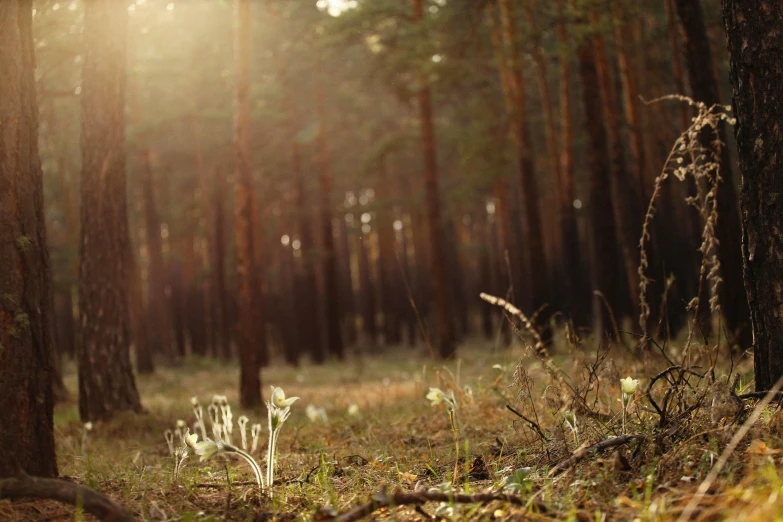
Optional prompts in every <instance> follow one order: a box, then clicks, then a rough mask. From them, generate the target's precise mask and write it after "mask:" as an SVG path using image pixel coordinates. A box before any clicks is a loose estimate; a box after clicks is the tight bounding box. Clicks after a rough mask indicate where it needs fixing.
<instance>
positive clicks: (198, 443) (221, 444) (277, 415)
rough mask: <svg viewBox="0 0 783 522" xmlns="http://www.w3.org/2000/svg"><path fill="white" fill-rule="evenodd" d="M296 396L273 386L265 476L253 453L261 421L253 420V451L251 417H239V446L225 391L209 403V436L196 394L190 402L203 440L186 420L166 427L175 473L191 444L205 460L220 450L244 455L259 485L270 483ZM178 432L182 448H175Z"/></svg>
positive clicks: (270, 401) (201, 460)
mask: <svg viewBox="0 0 783 522" xmlns="http://www.w3.org/2000/svg"><path fill="white" fill-rule="evenodd" d="M296 400H297V397H291V398H288V399H287V398H286V397H285V393H284V392H283V390H282V389H280V388H275V387H272V397H271V399H270V400H269V401H268V402H267V408H268V409H269V432H270V436H269V455H268V456H267V462H268V467H267V473H266V480H265V479H264V475H263V473H262V472H261V467H260V466H259V465H258V462H256V460H255V459H254V458H253V456H252V455H251V453H255V451H256V449H257V447H258V438H259V435H260V434H261V425H260V424H253V425H252V426H251V428H250V437H251V440H252V444H251V447H250V452H248V433H247V426H248V424H249V423H250V420H249V419H248V418H247V417H246V416H244V415H242V416H240V417H239V419H238V420H237V425H238V426H239V436H240V440H241V445H242V447H241V448H239V447H237V446H235V445H234V443H233V434H234V416H233V414H232V412H231V405H230V404H229V403H228V399H227V398H226V396H225V395H214V396H213V397H212V403H211V404H210V405H209V406H208V407H207V414H208V416H209V420H210V423H211V425H212V429H211V431H212V438H209V437H208V436H207V428H206V423H205V422H204V408H203V407H202V406H201V403H200V402H199V400H198V398H197V397H192V398H191V399H190V402H191V404H192V405H193V413H194V415H195V416H196V426H198V429H199V431H200V432H201V440H199V434H198V433H192V434H191V433H190V429H189V428H188V427H187V426H186V424H185V422H184V421H177V428H176V431H172V430H166V433H165V436H166V443H167V444H168V446H169V451H170V452H171V454H172V455H173V456H175V457H176V463H175V477H176V474H177V473H178V472H179V470H180V468H181V466H182V463H184V461H185V459H186V458H187V456H188V449H187V448H190V449H191V450H192V451H193V452H194V453H195V454H196V455H198V456H199V462H204V461H205V460H208V459H210V458H212V457H214V456H215V455H218V454H220V453H233V454H235V455H238V456H239V457H241V458H242V459H244V460H245V462H247V463H248V465H249V466H250V468H251V469H252V471H253V474H254V475H255V477H256V482H257V483H258V486H259V487H261V488H263V487H266V486H271V485H272V483H273V482H274V465H275V461H276V459H275V457H276V451H277V438H278V436H279V434H280V428H281V427H282V425H283V423H284V422H285V421H286V419H288V417H289V415H290V414H291V408H290V407H291V404H293V403H294V402H295V401H296ZM175 433H176V435H177V436H178V437H179V439H180V441H181V442H182V445H181V447H179V448H176V447H175V445H174V436H175Z"/></svg>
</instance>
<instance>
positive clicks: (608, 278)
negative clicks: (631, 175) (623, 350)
mask: <svg viewBox="0 0 783 522" xmlns="http://www.w3.org/2000/svg"><path fill="white" fill-rule="evenodd" d="M593 52H594V45H593V42H592V41H591V40H586V41H585V42H583V43H582V45H581V47H580V48H579V51H578V58H579V76H580V78H581V80H582V97H583V100H584V103H583V105H584V108H585V121H586V122H587V124H588V128H587V138H588V151H587V154H588V162H589V176H590V181H589V187H590V201H589V215H590V241H589V243H590V247H591V248H590V268H591V274H592V282H593V288H594V289H595V290H598V291H599V292H601V293H602V294H603V295H604V297H605V298H606V301H607V302H608V303H609V306H610V307H611V308H612V310H613V312H614V313H615V314H617V313H618V311H619V310H622V309H623V308H624V307H625V305H626V303H627V301H626V300H625V299H623V292H624V291H625V288H624V287H623V285H622V284H621V283H619V282H620V281H622V280H623V277H622V275H623V274H622V272H623V266H622V265H621V264H620V263H619V262H618V256H617V231H616V226H615V223H614V219H615V218H614V214H613V212H612V193H611V188H610V187H611V180H610V179H609V170H610V166H609V164H610V159H609V156H608V148H607V139H608V138H607V132H606V124H605V122H604V114H603V111H602V110H601V107H600V106H599V105H598V104H596V100H598V99H600V96H601V86H600V84H599V82H598V72H597V70H596V64H595V57H594V56H593ZM593 302H594V304H593V316H594V320H595V322H596V323H597V328H596V331H597V332H600V333H601V334H603V332H604V331H605V330H606V331H608V330H609V327H610V317H609V314H608V311H607V310H606V307H605V305H604V303H603V300H601V299H594V301H593Z"/></svg>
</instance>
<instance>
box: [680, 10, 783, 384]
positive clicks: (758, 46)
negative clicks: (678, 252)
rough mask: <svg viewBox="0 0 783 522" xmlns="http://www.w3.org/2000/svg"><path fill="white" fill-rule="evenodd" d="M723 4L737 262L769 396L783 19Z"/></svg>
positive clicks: (780, 360)
mask: <svg viewBox="0 0 783 522" xmlns="http://www.w3.org/2000/svg"><path fill="white" fill-rule="evenodd" d="M722 5H723V19H724V21H725V23H726V31H727V33H728V41H729V52H730V54H731V83H732V85H733V86H734V103H733V106H734V114H735V116H736V118H737V127H736V130H735V134H736V137H737V151H738V153H739V166H740V172H741V173H742V191H741V198H742V199H741V206H742V225H743V234H742V257H743V265H744V266H743V268H744V275H745V289H746V290H747V297H748V300H747V302H748V303H749V304H750V319H751V325H752V331H753V346H754V356H753V362H754V365H755V377H756V390H768V389H769V388H771V387H772V386H773V385H774V384H775V383H776V382H777V380H778V379H780V377H781V376H783V313H781V311H782V310H783V237H782V236H781V234H780V226H781V223H783V204H781V200H780V199H781V194H783V173H781V167H780V164H779V163H777V156H778V155H779V154H780V150H781V148H783V130H781V126H780V121H781V118H783V100H781V98H780V86H781V85H783V47H781V46H780V34H781V31H783V14H781V10H780V9H779V8H776V7H771V8H770V9H764V8H763V7H764V4H762V6H759V5H757V4H756V3H755V2H742V1H738V0H723V2H722ZM681 16H682V15H681ZM703 59H704V58H703ZM727 183H728V181H727ZM721 190H723V189H722V188H721ZM721 246H723V244H722V243H721ZM724 284H725V282H724ZM741 297H742V296H737V299H741ZM743 301H744V300H743Z"/></svg>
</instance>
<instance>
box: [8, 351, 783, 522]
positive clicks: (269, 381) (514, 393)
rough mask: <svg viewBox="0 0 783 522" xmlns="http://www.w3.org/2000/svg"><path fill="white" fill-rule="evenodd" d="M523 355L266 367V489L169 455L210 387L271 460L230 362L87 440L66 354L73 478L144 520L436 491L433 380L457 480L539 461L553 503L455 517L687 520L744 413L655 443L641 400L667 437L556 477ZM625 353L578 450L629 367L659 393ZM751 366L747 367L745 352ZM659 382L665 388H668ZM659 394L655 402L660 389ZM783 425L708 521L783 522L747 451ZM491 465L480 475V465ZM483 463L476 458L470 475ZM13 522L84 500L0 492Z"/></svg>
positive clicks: (611, 431) (234, 515)
mask: <svg viewBox="0 0 783 522" xmlns="http://www.w3.org/2000/svg"><path fill="white" fill-rule="evenodd" d="M585 344H589V343H585ZM525 353H527V352H526V351H524V350H522V348H521V347H518V346H517V347H514V348H511V349H504V350H500V351H495V350H493V348H492V345H491V344H490V343H484V342H478V341H474V342H472V343H470V345H469V346H467V347H464V348H462V349H461V351H460V359H459V360H457V361H453V362H450V363H448V364H443V363H441V362H437V361H432V360H431V359H430V358H429V356H428V352H426V351H417V350H412V349H410V348H407V347H396V348H394V349H392V348H388V349H385V350H384V351H383V352H382V353H379V354H377V355H374V356H372V357H370V356H366V355H365V356H363V357H361V358H357V359H353V360H351V361H350V362H344V363H338V362H331V363H329V364H326V365H323V366H313V365H309V364H305V365H303V366H301V367H300V368H292V367H287V366H283V365H282V364H280V365H274V366H273V367H270V368H266V369H264V371H263V376H262V381H263V383H264V388H263V392H264V397H265V398H268V396H269V387H268V386H269V385H275V386H281V387H282V388H284V389H285V391H286V394H287V395H288V396H299V397H300V400H299V401H298V402H296V403H295V404H294V405H293V407H292V416H291V418H290V420H289V421H288V422H287V423H286V425H285V426H284V427H283V430H282V434H281V436H280V440H279V452H280V469H279V470H278V472H277V474H276V477H277V478H276V483H275V485H274V486H273V488H271V491H269V492H267V493H260V492H259V491H258V489H257V488H256V487H255V486H254V485H253V477H252V473H251V472H250V470H249V468H248V466H247V465H246V464H244V463H243V461H241V460H239V459H234V458H231V457H230V456H218V457H215V458H213V459H211V460H209V461H207V462H205V463H199V462H198V460H197V458H195V457H191V458H190V459H189V460H188V461H187V463H186V465H185V467H184V469H183V470H182V472H181V474H180V476H179V477H178V478H177V479H175V478H174V476H173V470H174V461H173V458H172V457H170V456H169V453H168V449H167V445H166V442H165V439H164V435H163V434H164V431H165V430H166V429H169V428H174V426H175V423H176V421H177V419H184V420H186V421H187V422H188V423H189V424H192V422H193V421H194V420H195V418H194V416H193V414H192V410H191V406H190V397H192V396H194V395H196V396H198V397H199V398H200V400H201V402H202V404H208V403H209V402H210V400H211V397H212V395H213V394H221V395H226V396H227V397H228V399H229V402H230V403H231V404H232V406H233V410H234V411H233V413H234V419H237V418H238V417H239V415H241V414H246V415H247V416H248V417H250V419H251V422H259V423H261V424H262V426H263V427H264V431H263V432H262V435H261V437H260V440H259V451H258V452H257V453H256V455H255V456H256V459H257V460H258V462H259V464H261V467H262V468H265V466H266V464H265V462H264V454H265V452H266V440H267V439H266V435H267V434H266V411H265V408H262V409H261V410H258V411H241V410H240V408H239V407H238V400H237V388H236V387H237V382H238V368H237V366H236V365H235V364H225V363H221V362H217V361H213V360H210V359H198V358H187V359H185V360H184V361H183V364H182V365H181V366H179V367H176V368H165V367H159V368H158V369H157V372H156V373H155V374H154V375H151V376H141V377H139V378H138V386H139V390H140V392H141V395H142V401H143V404H144V407H145V408H146V409H147V413H146V414H144V415H134V414H120V415H118V416H117V417H116V418H114V419H112V420H111V421H109V422H105V423H96V424H95V427H94V429H93V430H92V431H91V432H89V433H86V432H85V430H84V427H83V426H82V424H81V423H80V422H79V419H78V412H77V404H76V402H75V397H76V390H77V381H76V376H75V373H74V372H75V369H74V367H73V365H72V364H67V365H66V376H65V382H66V385H67V387H68V389H69V390H70V391H71V397H72V398H71V400H70V401H67V402H65V403H63V404H59V405H58V406H57V408H56V411H55V436H56V442H57V452H58V464H59V469H60V474H61V475H63V476H67V477H71V478H73V479H74V480H76V481H78V482H80V483H83V484H85V485H87V486H90V487H93V488H95V489H97V490H99V491H101V492H103V493H105V494H107V495H109V496H111V497H112V498H114V499H115V500H116V501H118V502H119V503H120V504H122V505H124V506H125V507H126V508H127V509H129V510H130V511H132V512H134V513H135V514H136V515H137V516H138V517H139V518H140V519H142V520H164V519H165V520H175V521H176V520H183V521H188V520H199V521H201V520H254V519H278V520H290V519H298V520H310V519H312V517H313V514H314V513H315V512H316V510H318V509H319V508H324V507H327V506H329V507H331V508H334V509H335V510H336V511H338V512H344V511H346V510H348V509H350V508H351V507H352V506H354V505H357V504H361V503H364V502H366V501H367V500H368V499H369V498H370V495H372V494H373V493H374V492H377V491H379V490H380V489H381V488H382V487H384V486H385V487H387V488H388V490H389V491H393V490H394V489H396V488H401V489H403V490H407V491H410V490H413V489H414V488H416V487H419V488H425V489H428V488H437V487H439V484H441V483H443V482H448V481H450V480H451V477H452V473H453V469H454V464H455V461H454V455H455V446H454V439H453V436H452V431H451V426H450V424H449V418H448V415H447V413H446V410H445V409H444V408H443V406H442V405H441V406H438V407H432V406H431V405H430V404H429V402H428V401H427V400H426V399H425V395H426V393H427V390H428V388H429V387H430V386H438V387H440V388H442V389H444V390H453V391H454V393H455V395H456V397H457V401H458V404H459V415H460V418H461V421H462V428H461V430H460V454H461V455H462V456H463V457H464V455H466V454H467V455H468V456H467V458H463V460H462V461H461V462H460V464H459V475H460V477H459V480H458V483H457V485H456V490H458V491H460V492H465V493H479V492H484V491H488V490H498V489H499V488H500V486H501V479H502V478H503V477H504V476H508V475H510V474H512V473H513V471H514V470H516V469H518V468H521V467H527V466H529V467H532V468H533V469H532V471H531V473H530V476H529V479H530V480H529V481H527V482H525V484H526V486H525V487H524V488H521V489H520V490H519V491H517V493H516V494H518V495H520V496H521V497H522V498H523V499H525V500H526V501H527V500H530V501H531V502H532V501H535V502H536V503H542V505H543V506H544V507H545V509H546V512H545V513H536V512H534V511H527V512H526V511H525V508H523V507H519V506H514V505H511V504H509V503H505V502H500V501H493V502H490V503H486V504H480V503H473V504H457V505H454V506H451V507H453V508H454V512H453V514H452V515H451V516H453V517H455V518H459V519H466V520H493V519H507V520H514V519H516V518H518V517H519V516H520V515H522V514H526V515H527V516H528V517H531V518H532V519H545V520H550V519H551V520H637V519H638V520H675V519H676V518H677V516H678V515H679V513H680V512H681V510H682V508H683V507H684V504H685V503H687V501H688V500H689V499H690V497H691V495H692V494H693V493H694V491H695V489H696V488H697V487H698V485H699V483H700V482H701V481H702V480H703V479H704V477H705V476H706V474H707V473H708V472H709V470H710V468H711V467H712V465H713V464H714V462H715V460H716V459H717V458H718V456H719V454H720V453H721V451H722V450H723V448H724V447H725V446H726V444H727V443H728V440H729V439H730V438H731V436H732V434H733V433H734V432H735V431H736V429H737V426H738V424H737V423H741V421H742V418H744V417H742V416H741V415H740V416H739V417H736V418H728V417H726V418H719V419H717V420H716V419H712V418H710V411H711V410H710V408H708V407H707V406H706V404H707V403H710V404H713V402H712V396H710V397H708V398H706V399H705V400H704V405H703V406H702V407H699V408H695V409H694V410H693V411H692V412H690V413H689V414H688V415H686V416H685V417H683V418H682V419H681V420H679V421H678V423H679V424H673V425H672V428H671V430H674V431H673V432H672V433H668V434H667V435H665V436H660V434H659V433H657V432H656V429H655V422H656V421H657V419H658V417H657V416H656V415H654V414H652V413H651V412H650V411H648V410H649V409H650V405H649V403H648V402H647V401H646V400H644V399H643V397H642V394H641V392H637V394H636V396H635V397H634V401H633V403H632V406H631V409H630V411H629V421H628V422H629V428H628V430H629V432H633V433H646V434H648V435H650V436H651V437H653V439H654V440H655V443H649V444H648V443H644V444H641V445H635V444H631V445H625V446H620V447H618V448H613V449H610V450H607V451H605V452H603V453H598V454H595V455H590V456H589V457H588V458H586V459H585V460H583V461H582V462H580V463H578V464H577V465H575V466H573V467H571V468H570V469H568V470H567V471H565V472H564V473H562V474H560V475H558V476H556V477H549V476H548V475H547V471H548V470H549V469H550V468H551V467H552V466H553V465H555V464H557V463H558V462H560V461H561V460H563V459H565V458H567V457H568V456H569V455H570V454H571V453H572V452H573V451H575V450H576V449H577V447H576V444H575V440H574V437H573V434H572V433H571V432H570V431H569V430H568V429H566V427H565V424H564V423H563V422H562V420H561V419H562V411H560V412H558V411H557V406H558V402H557V401H558V400H562V397H563V393H562V392H563V391H564V390H563V389H561V388H560V387H559V385H557V383H555V382H554V381H552V379H551V378H550V376H549V375H548V374H547V372H545V371H544V370H543V368H542V364H541V363H540V361H538V360H536V359H535V358H528V357H525ZM695 357H696V362H697V363H698V362H700V363H701V364H704V360H703V359H704V358H703V357H701V358H700V357H699V356H698V355H697V356H695ZM594 359H595V353H589V352H581V351H577V350H574V351H570V352H568V351H567V350H566V349H565V348H563V349H561V350H560V352H559V355H558V357H556V360H557V363H558V365H559V366H560V367H562V368H563V369H564V370H565V371H566V373H568V374H569V376H570V377H571V379H573V382H575V383H577V384H578V383H580V382H582V383H584V382H586V381H585V376H586V375H587V374H588V373H589V372H587V371H586V370H585V364H586V363H588V362H590V361H593V360H594ZM612 359H613V364H614V366H615V367H616V370H611V368H609V369H607V370H605V371H604V370H603V369H602V373H601V377H600V378H599V379H598V380H597V381H595V383H594V387H593V389H592V390H588V391H587V396H588V397H589V399H590V407H591V409H592V411H593V412H594V413H595V415H596V419H591V418H590V416H589V415H587V416H585V415H582V414H579V415H577V420H578V424H579V442H580V443H585V442H587V443H594V442H597V441H600V440H604V439H606V438H609V437H611V436H614V435H617V434H619V430H620V424H621V422H620V406H619V402H618V399H619V397H620V392H619V381H618V375H619V376H626V375H633V376H634V377H638V378H641V379H642V386H646V385H647V384H648V383H649V379H645V376H646V375H654V374H655V373H657V371H658V370H660V369H662V368H665V367H666V366H667V365H668V363H666V362H665V361H663V360H659V359H661V358H656V357H652V358H650V359H648V360H646V361H639V360H636V359H635V358H632V357H629V356H628V354H627V353H626V352H623V351H618V352H617V353H614V354H613V356H612ZM520 360H521V361H522V363H523V364H522V366H523V367H524V368H525V369H526V371H527V373H528V376H529V379H530V385H531V393H530V394H529V397H530V398H528V396H527V395H526V392H524V390H521V389H520V387H519V386H518V385H516V384H515V378H514V370H515V367H516V365H517V362H519V361H520ZM694 364H696V363H694ZM496 365H499V368H498V367H497V366H496ZM740 370H741V371H742V372H743V373H744V374H745V375H746V376H747V374H748V372H749V366H748V362H747V361H746V362H743V363H742V365H741V366H740ZM702 371H703V370H702ZM716 373H717V374H718V376H720V372H719V371H717V372H716ZM719 380H720V379H719ZM658 386H660V384H659V385H658ZM712 387H713V388H715V390H714V391H713V389H712V388H710V387H708V386H707V385H706V384H703V385H701V387H697V388H696V391H695V392H694V393H695V394H696V395H695V396H698V395H699V393H702V392H704V394H705V397H707V396H708V395H709V394H713V395H715V394H719V393H722V392H720V391H719V388H720V386H719V385H712ZM724 388H725V386H724ZM663 390H664V387H661V388H660V393H663ZM520 392H522V393H521V397H522V399H523V400H521V401H520V400H519V398H520ZM655 393H658V391H657V389H656V391H655ZM715 396H717V395H715ZM558 397H559V399H558ZM655 397H656V399H657V400H658V401H659V402H660V399H661V396H659V395H655ZM530 399H532V400H530ZM688 400H695V399H688ZM308 404H314V405H316V406H321V407H324V408H325V409H326V411H327V414H328V417H329V420H328V422H327V423H313V422H311V421H310V420H308V418H307V417H306V415H305V413H304V412H305V407H306V406H307V405H308ZM351 404H356V405H358V406H359V409H360V414H359V415H358V416H350V415H348V413H347V409H348V407H349V406H350V405H351ZM507 404H509V405H512V406H513V407H514V408H515V409H517V410H518V411H520V412H521V413H523V414H524V415H526V416H528V417H529V418H532V417H533V416H535V415H537V418H538V422H539V424H540V425H541V428H542V429H543V430H544V432H545V433H546V434H547V437H548V440H547V441H546V443H544V442H542V441H541V440H540V438H539V437H538V436H537V435H536V434H535V433H534V431H533V430H531V429H530V427H529V426H528V425H527V424H526V423H525V422H523V421H521V420H520V419H519V418H517V417H516V416H515V415H514V414H513V413H511V412H510V411H509V410H507V409H506V405H507ZM534 408H535V411H534ZM740 413H741V412H740ZM713 416H714V415H713ZM735 421H736V422H735ZM778 425H780V426H783V422H781V421H780V419H778V414H776V413H775V409H774V408H770V411H769V412H765V415H763V416H762V420H761V421H759V423H758V425H757V426H754V427H753V428H752V429H751V433H750V434H749V435H748V437H746V440H745V441H743V443H742V444H741V445H740V447H739V448H738V449H737V451H736V452H735V454H734V455H733V456H732V457H731V459H730V460H729V463H728V465H727V466H726V467H725V468H724V470H723V472H722V474H721V475H720V478H719V481H718V483H717V485H716V486H715V487H714V488H713V490H711V491H710V494H709V495H708V496H707V497H705V499H704V500H703V501H702V502H701V503H700V508H699V510H698V512H697V515H698V518H700V519H707V518H708V519H710V520H720V519H726V520H730V519H735V517H740V516H741V517H742V518H744V519H747V520H773V519H774V516H778V515H777V513H778V512H779V511H781V510H783V480H781V478H780V469H779V461H780V456H779V455H777V454H770V455H750V454H745V453H744V452H745V449H746V448H747V447H748V443H749V442H750V440H751V439H762V440H764V441H765V442H767V444H768V446H769V447H770V448H781V447H783V440H781V438H780V436H781V435H783V430H780V429H778V428H777V427H776V426H778ZM237 429H238V428H236V427H235V430H237ZM208 431H209V430H208ZM235 433H236V432H235ZM659 436H660V437H659ZM235 438H237V439H238V436H236V435H235ZM499 443H502V446H501V445H500V444H499ZM478 457H480V460H481V461H483V463H484V464H483V465H484V466H485V467H486V469H485V470H484V469H480V468H481V464H479V460H478ZM474 465H478V466H477V467H476V468H472V467H473V466H474ZM778 493H781V500H778V497H777V495H778ZM449 507H450V506H448V505H440V503H438V502H430V503H427V504H425V505H424V506H423V509H424V512H426V513H429V514H431V515H434V514H435V513H439V514H444V515H446V514H448V513H447V511H448V509H447V508H449ZM372 517H375V518H376V519H379V518H388V517H394V519H396V520H409V519H411V520H412V519H421V518H422V515H421V514H420V513H417V512H415V511H414V509H413V507H411V506H404V507H395V508H391V509H386V508H384V509H382V510H378V511H376V512H375V513H374V514H373V515H372V516H371V518H372ZM705 517H706V518H705ZM765 517H766V518H765ZM0 519H3V520H6V519H8V520H36V519H39V520H44V519H46V520H75V519H79V517H77V516H76V515H75V512H74V509H73V508H71V507H67V506H61V505H56V504H55V503H49V502H41V501H37V502H21V503H16V504H10V503H8V502H0ZM85 519H89V516H85Z"/></svg>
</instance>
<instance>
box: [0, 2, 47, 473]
mask: <svg viewBox="0 0 783 522" xmlns="http://www.w3.org/2000/svg"><path fill="white" fill-rule="evenodd" d="M32 12H33V6H32V1H29V0H20V1H17V2H3V3H0V34H2V35H3V37H2V38H0V71H2V72H0V75H2V81H0V295H2V296H3V298H2V299H0V368H2V371H0V409H2V412H3V417H4V418H3V422H4V423H5V427H4V429H0V454H2V455H3V457H2V458H0V477H7V476H11V475H16V474H17V473H19V471H20V470H21V471H24V472H26V473H29V474H32V475H39V476H44V477H56V476H57V460H56V458H55V453H54V433H53V429H54V422H53V410H54V397H53V394H52V374H53V371H54V370H53V368H52V323H51V312H52V311H51V305H50V298H49V293H50V292H51V276H50V273H49V252H48V250H47V246H46V226H45V221H44V208H43V175H42V172H41V161H40V158H39V155H38V106H37V104H36V100H35V77H34V71H35V55H34V50H33V49H34V48H33V34H32V23H33V19H32Z"/></svg>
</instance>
